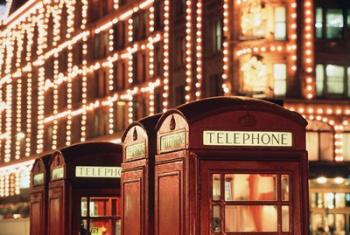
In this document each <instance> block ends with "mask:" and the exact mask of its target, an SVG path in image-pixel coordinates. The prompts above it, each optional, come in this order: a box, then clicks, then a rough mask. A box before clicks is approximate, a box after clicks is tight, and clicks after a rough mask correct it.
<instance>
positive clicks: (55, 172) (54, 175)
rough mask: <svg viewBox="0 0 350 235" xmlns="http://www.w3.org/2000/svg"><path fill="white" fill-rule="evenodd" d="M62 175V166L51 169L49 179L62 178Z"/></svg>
mask: <svg viewBox="0 0 350 235" xmlns="http://www.w3.org/2000/svg"><path fill="white" fill-rule="evenodd" d="M63 177H64V168H63V167H59V168H55V169H52V171H51V179H52V180H58V179H63Z"/></svg>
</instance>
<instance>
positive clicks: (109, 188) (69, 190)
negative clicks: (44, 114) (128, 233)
mask: <svg viewBox="0 0 350 235" xmlns="http://www.w3.org/2000/svg"><path fill="white" fill-rule="evenodd" d="M121 151H122V148H121V146H120V145H116V144H112V143H85V144H78V145H74V146H70V147H67V148H64V149H61V150H60V151H57V152H55V153H54V154H53V157H52V159H51V163H50V176H51V177H50V183H49V196H48V233H47V234H48V235H77V234H79V235H92V234H96V235H97V234H98V235H112V234H113V235H115V234H116V235H120V234H121V231H120V227H121V221H120V220H121V211H120V176H121V167H120V164H121V161H122V156H121V154H122V153H121Z"/></svg>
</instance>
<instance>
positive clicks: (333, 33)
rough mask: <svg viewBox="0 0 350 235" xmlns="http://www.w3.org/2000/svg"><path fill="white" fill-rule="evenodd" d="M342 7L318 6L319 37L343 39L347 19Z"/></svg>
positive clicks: (316, 28)
mask: <svg viewBox="0 0 350 235" xmlns="http://www.w3.org/2000/svg"><path fill="white" fill-rule="evenodd" d="M344 14H345V11H343V10H342V9H327V8H321V7H318V8H316V16H315V31H316V32H315V33H316V37H317V38H324V39H341V38H343V36H344V26H345V22H346V21H344V20H346V18H345V15H344Z"/></svg>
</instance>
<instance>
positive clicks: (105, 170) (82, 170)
mask: <svg viewBox="0 0 350 235" xmlns="http://www.w3.org/2000/svg"><path fill="white" fill-rule="evenodd" d="M121 174H122V168H121V167H106V166H76V167H75V177H77V178H120V177H121Z"/></svg>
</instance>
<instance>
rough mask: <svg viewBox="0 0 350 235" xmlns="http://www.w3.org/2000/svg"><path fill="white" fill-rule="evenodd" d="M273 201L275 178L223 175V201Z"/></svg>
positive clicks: (275, 186) (255, 175)
mask: <svg viewBox="0 0 350 235" xmlns="http://www.w3.org/2000/svg"><path fill="white" fill-rule="evenodd" d="M256 200H259V201H275V200H277V176H276V175H268V174H225V201H256Z"/></svg>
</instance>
